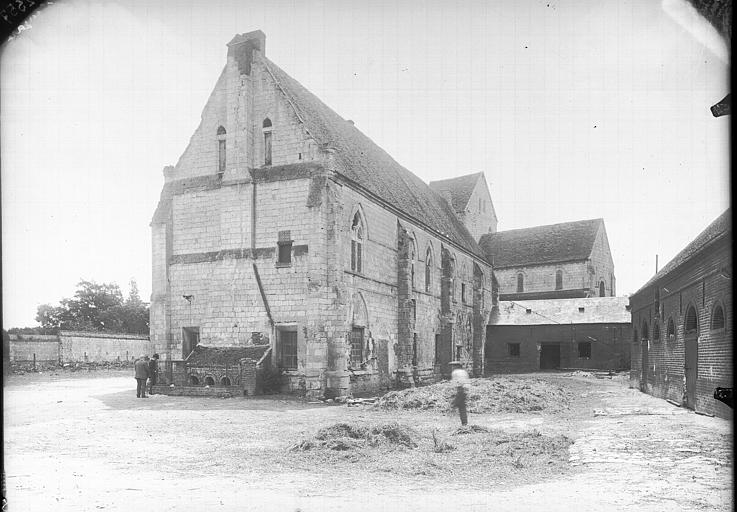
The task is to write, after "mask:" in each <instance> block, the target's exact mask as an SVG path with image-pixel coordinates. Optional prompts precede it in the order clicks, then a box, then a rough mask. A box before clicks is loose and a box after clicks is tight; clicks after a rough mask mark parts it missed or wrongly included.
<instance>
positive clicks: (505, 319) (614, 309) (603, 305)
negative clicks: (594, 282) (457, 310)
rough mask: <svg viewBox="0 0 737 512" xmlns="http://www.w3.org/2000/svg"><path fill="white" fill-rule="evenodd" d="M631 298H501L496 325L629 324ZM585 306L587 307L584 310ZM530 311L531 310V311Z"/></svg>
mask: <svg viewBox="0 0 737 512" xmlns="http://www.w3.org/2000/svg"><path fill="white" fill-rule="evenodd" d="M628 304H629V298H628V297H593V298H588V299H545V300H517V301H506V300H501V301H499V308H498V309H497V310H494V311H492V317H491V322H490V323H491V324H492V325H555V324H568V325H570V324H628V323H630V322H631V321H632V315H631V313H630V312H629V311H628V310H627V308H626V306H627V305H628ZM581 308H583V310H581ZM528 310H529V311H530V312H529V313H528V312H527V311H528Z"/></svg>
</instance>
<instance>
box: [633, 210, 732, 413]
mask: <svg viewBox="0 0 737 512" xmlns="http://www.w3.org/2000/svg"><path fill="white" fill-rule="evenodd" d="M731 244H732V224H731V211H730V210H729V209H728V210H727V211H726V212H724V213H723V214H722V215H720V216H719V217H718V218H717V219H716V220H715V221H714V222H712V223H711V224H710V225H709V227H707V228H706V229H705V230H704V231H703V232H702V233H701V234H699V236H697V237H696V238H695V239H694V240H693V242H691V243H690V244H689V245H687V246H686V248H685V249H683V250H682V251H681V252H680V253H678V254H677V255H676V257H675V258H673V260H672V261H670V262H669V263H668V264H667V265H666V266H665V267H663V269H662V270H660V272H658V273H657V274H656V275H655V276H654V277H653V278H652V279H650V280H649V281H648V282H647V283H645V285H644V286H643V287H642V288H640V289H639V290H638V291H637V292H636V293H634V294H633V295H632V296H631V297H630V304H631V306H632V325H633V330H634V334H633V338H632V343H631V348H632V352H631V353H632V370H631V373H630V384H631V387H637V388H639V389H641V390H642V391H644V392H646V393H649V394H651V395H653V396H657V397H661V398H666V399H670V400H674V401H676V402H678V403H681V404H683V405H685V406H686V407H688V408H690V409H694V410H696V411H700V412H706V413H710V414H716V415H718V416H722V417H725V418H731V416H732V410H731V409H730V408H729V407H728V406H727V405H725V404H723V403H721V402H719V401H717V400H715V399H714V397H713V394H714V388H716V387H727V388H731V387H732V382H733V377H732V356H733V352H732V344H733V338H732V336H733V331H732V251H731Z"/></svg>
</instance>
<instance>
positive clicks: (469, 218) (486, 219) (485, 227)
mask: <svg viewBox="0 0 737 512" xmlns="http://www.w3.org/2000/svg"><path fill="white" fill-rule="evenodd" d="M459 216H460V217H461V220H462V222H463V224H464V225H465V226H466V228H467V229H468V231H470V232H471V234H472V235H473V237H474V239H475V240H476V241H478V240H479V239H480V238H481V236H482V235H485V234H487V233H496V226H497V218H496V214H495V213H494V207H493V205H492V202H491V194H490V192H489V187H488V185H487V183H486V179H483V178H482V179H480V180H478V182H477V183H476V187H475V188H474V189H473V192H472V193H471V196H470V198H469V200H468V205H467V206H466V210H465V211H464V212H462V213H460V214H459Z"/></svg>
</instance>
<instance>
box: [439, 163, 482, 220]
mask: <svg viewBox="0 0 737 512" xmlns="http://www.w3.org/2000/svg"><path fill="white" fill-rule="evenodd" d="M483 175H484V173H482V172H476V173H473V174H466V175H465V176H457V177H455V178H448V179H445V180H437V181H431V182H430V188H431V189H433V190H434V191H435V192H437V193H438V194H439V195H440V196H441V197H445V195H446V194H448V195H449V196H450V200H451V203H452V204H451V206H452V207H453V209H454V210H455V211H457V212H462V211H464V210H465V209H466V206H468V201H469V200H470V199H471V194H472V193H473V189H475V188H476V184H477V183H478V182H479V179H481V177H482V176H483Z"/></svg>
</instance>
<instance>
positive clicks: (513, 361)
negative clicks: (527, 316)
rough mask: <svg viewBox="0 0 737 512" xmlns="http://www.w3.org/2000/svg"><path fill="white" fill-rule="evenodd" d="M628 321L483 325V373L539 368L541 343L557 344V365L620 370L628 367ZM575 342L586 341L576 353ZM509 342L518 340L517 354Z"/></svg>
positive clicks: (576, 345) (630, 334) (629, 336)
mask: <svg viewBox="0 0 737 512" xmlns="http://www.w3.org/2000/svg"><path fill="white" fill-rule="evenodd" d="M631 338H632V326H631V325H630V324H582V325H533V326H527V325H497V326H494V325H490V326H488V327H487V338H486V339H487V341H486V343H487V347H486V364H487V373H495V372H530V371H537V370H540V363H541V360H540V356H541V354H540V352H541V349H542V345H543V344H557V345H558V347H559V353H560V368H583V369H601V370H620V369H624V368H629V364H630V354H629V345H630V340H631ZM579 342H582V343H589V344H590V350H591V352H590V356H589V357H580V354H579V346H578V344H579ZM510 344H519V355H516V354H514V355H513V354H512V353H511V351H510V347H509V345H510Z"/></svg>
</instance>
